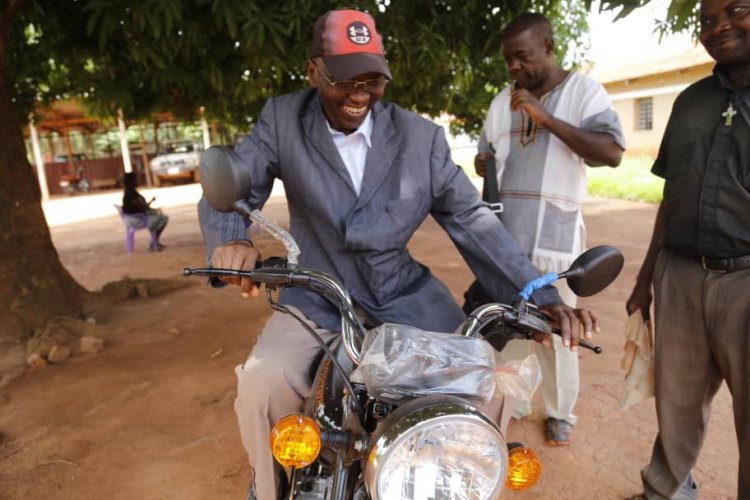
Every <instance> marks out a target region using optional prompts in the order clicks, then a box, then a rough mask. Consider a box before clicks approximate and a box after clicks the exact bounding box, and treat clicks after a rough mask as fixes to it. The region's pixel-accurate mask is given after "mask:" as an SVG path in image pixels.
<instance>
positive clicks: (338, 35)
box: [310, 10, 392, 80]
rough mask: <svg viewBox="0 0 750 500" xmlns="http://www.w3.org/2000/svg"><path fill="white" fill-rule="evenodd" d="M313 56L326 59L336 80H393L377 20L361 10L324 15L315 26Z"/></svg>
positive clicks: (311, 53) (332, 12) (338, 11)
mask: <svg viewBox="0 0 750 500" xmlns="http://www.w3.org/2000/svg"><path fill="white" fill-rule="evenodd" d="M310 57H322V58H323V62H325V65H326V68H328V72H329V73H330V74H331V76H332V77H333V78H334V79H335V80H351V79H354V78H356V77H358V76H359V75H364V74H365V73H380V74H382V75H383V76H385V77H386V78H388V79H389V80H391V79H392V77H391V70H390V69H389V68H388V62H387V61H386V60H385V56H384V50H383V38H382V37H381V36H380V34H379V33H378V32H377V31H376V30H375V20H374V19H373V18H372V17H371V16H370V15H369V14H367V13H365V12H360V11H358V10H330V11H328V12H326V13H325V14H323V15H322V16H320V17H319V18H318V19H317V20H316V21H315V25H314V27H313V43H312V49H311V50H310Z"/></svg>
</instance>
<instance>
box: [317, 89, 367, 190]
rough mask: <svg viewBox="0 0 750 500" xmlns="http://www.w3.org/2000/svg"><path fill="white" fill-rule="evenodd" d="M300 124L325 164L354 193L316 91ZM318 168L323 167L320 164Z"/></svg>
mask: <svg viewBox="0 0 750 500" xmlns="http://www.w3.org/2000/svg"><path fill="white" fill-rule="evenodd" d="M302 126H303V127H304V130H305V133H306V134H307V136H308V138H309V139H310V143H311V144H312V146H313V147H314V148H315V150H316V151H317V152H318V153H319V154H320V156H321V157H322V158H323V162H324V163H325V164H327V165H328V167H330V168H332V169H333V170H334V171H335V172H336V174H338V176H339V177H340V178H341V180H342V181H343V182H344V184H346V185H347V186H348V187H349V189H350V190H351V192H352V193H354V194H355V195H356V192H355V191H354V185H353V184H352V179H351V177H350V176H349V171H348V170H347V169H346V165H344V161H343V160H342V159H341V155H340V154H339V150H338V149H337V148H336V145H335V144H334V143H333V138H332V137H331V132H330V131H329V130H328V125H327V124H326V117H325V115H324V114H323V108H322V107H321V103H320V99H319V98H318V96H317V93H316V95H315V97H314V98H313V99H311V100H310V103H309V104H308V106H307V110H306V112H305V115H304V116H303V117H302ZM316 167H317V165H316ZM320 168H323V167H322V166H321V167H320ZM365 176H366V174H365Z"/></svg>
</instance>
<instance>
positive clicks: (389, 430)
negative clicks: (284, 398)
mask: <svg viewBox="0 0 750 500" xmlns="http://www.w3.org/2000/svg"><path fill="white" fill-rule="evenodd" d="M239 164H240V162H239V158H238V157H237V156H236V154H235V153H234V152H233V151H232V150H231V149H229V148H226V147H223V146H214V147H211V148H209V149H208V150H206V151H205V152H204V153H203V157H202V159H201V164H200V167H199V168H200V176H201V184H202V187H203V194H204V196H205V197H206V199H207V201H208V202H209V203H210V204H211V205H212V206H213V207H214V208H215V209H216V210H219V211H223V212H229V211H236V212H238V213H240V214H242V215H243V216H245V217H248V218H249V219H250V220H251V221H253V222H255V223H258V224H259V225H261V226H262V227H263V228H264V229H265V230H267V231H268V232H270V233H271V234H272V235H273V236H274V237H275V238H277V239H279V240H280V241H281V242H282V243H283V244H284V246H285V248H286V250H287V256H286V257H285V258H278V257H272V258H270V259H267V260H265V261H263V262H260V263H258V265H257V266H256V268H255V269H254V270H252V271H239V270H233V269H217V268H185V269H184V270H183V274H184V275H185V276H209V277H227V276H232V277H238V276H239V277H242V276H246V277H249V278H251V279H252V280H253V281H254V282H255V283H258V284H263V285H264V286H265V295H266V299H267V300H268V302H269V303H270V304H271V306H272V307H273V308H274V309H276V310H280V311H284V312H287V313H289V314H292V315H294V313H293V312H292V311H290V310H288V309H287V308H286V307H285V306H284V305H283V304H280V303H278V302H277V301H276V300H275V298H274V292H275V291H276V290H277V289H279V288H282V287H293V286H296V287H305V288H307V289H309V290H313V291H315V292H316V293H318V294H320V295H321V296H323V297H325V298H326V299H328V300H329V301H330V302H331V303H332V304H334V305H335V306H336V307H337V309H338V311H339V312H340V314H341V332H342V336H341V344H340V346H339V348H338V349H334V348H331V347H329V346H327V345H326V344H325V342H323V341H322V339H319V338H318V337H317V334H316V333H315V332H314V330H312V329H310V328H309V327H307V326H306V324H305V323H304V322H302V321H300V323H301V324H302V325H303V326H304V327H305V328H306V329H307V330H308V332H309V333H310V334H311V335H313V337H316V338H317V340H318V343H319V344H320V346H321V349H322V350H323V353H324V355H323V358H322V360H321V361H320V363H318V364H317V365H315V366H314V368H315V375H314V378H313V384H312V392H311V394H312V395H311V396H310V398H309V399H308V400H307V401H306V403H305V407H304V412H303V413H299V414H292V415H288V416H286V417H284V418H282V419H281V420H280V421H279V422H278V423H277V424H276V425H275V426H274V428H273V430H272V434H271V438H270V446H271V448H272V451H273V455H274V457H275V458H276V460H277V461H278V463H279V464H281V465H282V466H283V467H284V468H285V469H286V470H287V471H289V474H288V475H287V474H282V477H281V478H280V479H281V486H280V491H279V497H278V498H288V499H334V500H339V499H352V498H353V499H358V500H364V499H372V500H381V499H382V500H391V499H394V498H402V499H418V498H441V499H469V498H471V499H494V498H497V497H498V496H499V495H500V493H501V491H503V490H504V489H505V488H506V487H507V488H509V489H512V490H522V489H527V488H529V487H531V486H532V485H533V484H534V483H535V482H536V481H537V480H538V479H539V477H540V474H541V464H540V463H539V460H538V458H537V457H536V454H535V453H534V451H533V450H532V449H531V448H528V447H526V446H524V445H523V444H521V443H512V442H511V443H509V442H507V441H506V437H505V435H504V432H503V431H502V430H501V429H500V427H499V426H498V424H497V423H496V422H495V421H494V420H493V419H491V418H490V417H489V416H487V415H486V414H485V413H483V411H482V410H481V409H480V406H481V404H482V403H483V402H486V401H488V397H487V396H488V395H489V398H490V399H491V398H492V397H493V394H494V392H495V390H496V378H495V376H496V375H495V366H494V350H498V351H499V350H501V349H502V347H503V346H504V345H505V343H506V342H507V341H508V340H510V339H514V338H521V339H532V338H535V337H537V336H539V335H551V334H559V330H557V329H556V328H555V325H553V324H552V323H551V322H550V320H549V318H547V317H546V316H545V315H544V314H543V313H541V311H539V310H538V309H537V308H536V307H535V306H533V305H532V304H529V303H528V302H527V301H528V300H529V298H530V297H531V295H532V293H533V292H534V291H535V290H537V289H539V288H541V287H543V286H546V285H548V284H550V283H552V282H553V281H555V280H557V279H562V278H565V279H567V280H568V285H569V287H570V288H571V289H572V290H573V291H574V292H575V293H576V294H577V295H579V296H589V295H593V294H595V293H597V292H599V291H600V290H602V289H603V288H605V287H606V286H607V285H609V283H611V282H612V281H613V280H614V279H615V278H616V277H617V275H618V274H619V272H620V270H621V268H622V265H623V256H622V254H621V253H620V251H619V250H617V249H616V248H614V247H610V246H600V247H595V248H592V249H590V250H588V251H587V252H585V253H583V254H582V255H581V256H579V257H578V258H577V259H576V260H575V262H574V263H573V265H572V266H571V268H570V269H568V270H567V271H565V272H563V273H560V274H556V273H549V274H547V275H544V276H542V277H540V278H537V279H535V280H532V281H531V282H529V283H528V284H527V285H526V286H525V287H524V288H523V289H522V290H521V291H520V293H519V299H518V300H517V301H516V302H514V303H513V304H512V305H505V304H487V305H484V306H481V307H479V308H477V309H476V310H475V311H474V312H472V314H471V315H470V316H469V317H468V319H467V320H466V321H465V323H464V324H463V327H462V328H461V329H460V331H459V332H457V333H456V334H443V333H431V332H424V331H421V330H419V329H417V328H413V327H410V326H406V325H395V324H385V325H381V326H379V327H377V328H375V329H372V330H369V331H368V330H366V329H365V328H364V326H363V325H362V323H361V322H360V320H359V318H358V316H357V314H356V312H355V308H354V305H353V303H352V300H351V297H350V295H349V293H348V291H347V290H346V289H345V288H344V286H343V285H342V284H341V283H340V282H339V281H338V280H337V279H336V278H335V277H334V276H331V275H328V274H326V273H323V272H320V271H316V270H314V269H305V268H302V267H300V266H299V265H298V257H299V255H300V251H299V248H298V247H297V245H296V242H295V241H294V239H293V238H292V236H291V235H290V234H289V233H287V232H286V231H285V230H284V229H283V228H281V227H280V226H278V225H277V224H275V223H274V222H273V221H270V220H268V219H267V218H266V217H265V216H263V215H262V214H261V213H260V211H258V210H252V209H251V208H250V206H249V205H248V204H247V203H246V201H244V200H246V199H247V196H248V194H249V193H250V180H249V176H248V175H247V173H246V172H244V171H243V170H242V169H241V168H238V166H239ZM579 345H580V346H582V347H584V348H588V349H591V350H593V351H594V352H596V353H600V352H601V351H602V349H601V347H600V346H597V345H594V344H592V343H591V342H589V341H587V340H585V339H581V341H580V344H579ZM249 498H254V496H252V491H251V495H250V496H249Z"/></svg>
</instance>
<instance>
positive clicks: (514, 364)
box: [495, 354, 542, 401]
mask: <svg viewBox="0 0 750 500" xmlns="http://www.w3.org/2000/svg"><path fill="white" fill-rule="evenodd" d="M541 382H542V367H541V365H540V364H539V359H538V358H537V357H536V354H530V355H528V356H527V357H525V358H524V359H513V360H510V361H505V360H503V359H502V355H501V356H500V359H498V360H497V373H496V376H495V384H496V386H495V391H496V393H495V394H496V395H497V396H500V395H506V396H510V397H512V398H513V399H515V400H519V401H528V400H530V399H531V397H532V396H533V395H534V393H535V392H536V390H537V388H538V387H539V384H540V383H541Z"/></svg>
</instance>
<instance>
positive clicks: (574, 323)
mask: <svg viewBox="0 0 750 500" xmlns="http://www.w3.org/2000/svg"><path fill="white" fill-rule="evenodd" d="M539 309H540V310H541V311H542V312H544V313H545V314H546V315H547V316H549V317H550V319H552V320H553V321H554V322H555V323H557V325H558V326H559V328H560V336H561V337H562V343H563V345H564V346H565V347H570V349H571V350H572V351H575V350H577V349H578V341H579V339H580V338H581V337H582V336H583V337H585V338H587V339H590V338H591V337H592V335H593V334H594V333H599V320H598V319H597V318H596V316H595V315H594V313H593V312H592V311H589V310H588V309H573V308H572V307H570V306H566V305H565V304H548V305H546V306H542V307H540V308H539Z"/></svg>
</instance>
